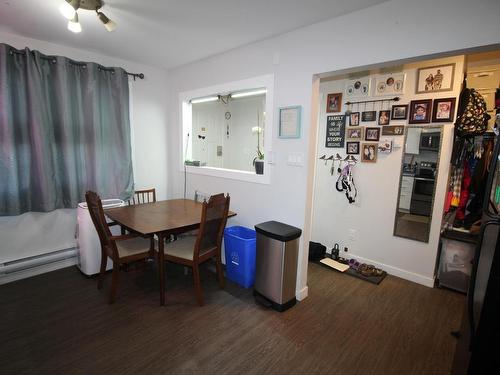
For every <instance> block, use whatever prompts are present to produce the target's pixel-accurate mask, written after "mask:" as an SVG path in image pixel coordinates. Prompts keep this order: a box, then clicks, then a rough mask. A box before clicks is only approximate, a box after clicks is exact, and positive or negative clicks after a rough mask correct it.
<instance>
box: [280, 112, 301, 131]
mask: <svg viewBox="0 0 500 375" xmlns="http://www.w3.org/2000/svg"><path fill="white" fill-rule="evenodd" d="M301 110H302V107H301V106H300V105H296V106H291V107H282V108H280V117H279V118H280V123H279V131H278V136H279V137H280V138H300V113H301Z"/></svg>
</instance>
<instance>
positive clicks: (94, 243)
mask: <svg viewBox="0 0 500 375" xmlns="http://www.w3.org/2000/svg"><path fill="white" fill-rule="evenodd" d="M123 205H125V202H124V201H123V200H121V199H103V200H102V208H103V209H104V210H106V209H108V208H115V207H121V206H123ZM106 220H108V222H109V221H111V220H109V219H108V218H106ZM110 229H111V234H113V235H120V234H121V232H120V226H119V225H114V226H112V227H110ZM76 243H77V249H78V264H77V265H78V268H79V269H80V271H82V272H83V273H84V274H85V275H88V276H91V275H95V274H97V273H99V269H100V268H101V242H100V241H99V236H98V235H97V231H96V230H95V227H94V223H93V222H92V218H91V217H90V213H89V210H88V208H87V203H86V202H82V203H78V215H77V224H76ZM112 267H113V262H112V261H111V259H109V258H108V264H107V265H106V270H109V269H111V268H112Z"/></svg>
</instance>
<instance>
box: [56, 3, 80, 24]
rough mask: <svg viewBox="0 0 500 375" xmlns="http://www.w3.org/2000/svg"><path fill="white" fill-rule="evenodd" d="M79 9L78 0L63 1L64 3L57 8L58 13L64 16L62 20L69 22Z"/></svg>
mask: <svg viewBox="0 0 500 375" xmlns="http://www.w3.org/2000/svg"><path fill="white" fill-rule="evenodd" d="M79 7H80V1H79V0H64V2H63V3H62V4H61V6H60V7H59V11H60V12H61V14H62V15H63V16H64V18H66V19H68V20H71V19H72V18H73V17H74V16H75V13H76V11H77V9H78V8H79Z"/></svg>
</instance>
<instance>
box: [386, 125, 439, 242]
mask: <svg viewBox="0 0 500 375" xmlns="http://www.w3.org/2000/svg"><path fill="white" fill-rule="evenodd" d="M442 135H443V134H442V127H441V126H408V127H406V135H405V148H404V150H403V159H402V162H401V164H402V166H401V178H400V181H399V192H398V205H397V207H396V217H395V220H394V235H395V236H398V237H404V238H409V239H412V240H416V241H422V242H429V232H430V227H431V221H432V207H433V205H434V194H435V191H436V181H437V176H438V165H439V154H440V150H441V140H442V138H443V137H442Z"/></svg>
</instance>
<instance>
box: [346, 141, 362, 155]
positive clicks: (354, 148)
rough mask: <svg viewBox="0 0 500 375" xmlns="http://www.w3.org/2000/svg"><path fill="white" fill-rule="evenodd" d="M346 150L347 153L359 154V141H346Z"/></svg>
mask: <svg viewBox="0 0 500 375" xmlns="http://www.w3.org/2000/svg"><path fill="white" fill-rule="evenodd" d="M346 152H347V154H348V155H358V154H359V142H347V143H346Z"/></svg>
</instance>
